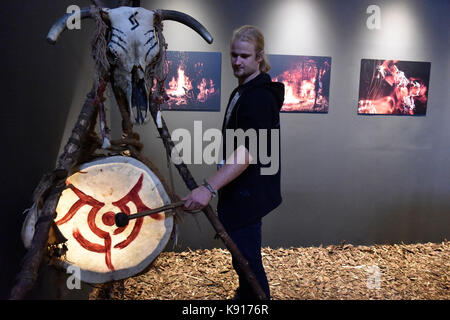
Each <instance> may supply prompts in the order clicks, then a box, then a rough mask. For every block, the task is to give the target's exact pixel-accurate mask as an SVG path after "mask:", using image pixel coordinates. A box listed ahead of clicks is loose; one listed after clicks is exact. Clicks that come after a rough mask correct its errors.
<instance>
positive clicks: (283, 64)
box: [268, 55, 331, 113]
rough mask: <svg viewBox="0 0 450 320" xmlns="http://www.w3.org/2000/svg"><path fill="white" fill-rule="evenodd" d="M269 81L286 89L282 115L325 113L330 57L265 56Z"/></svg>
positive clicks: (326, 108)
mask: <svg viewBox="0 0 450 320" xmlns="http://www.w3.org/2000/svg"><path fill="white" fill-rule="evenodd" d="M268 58H269V61H270V64H271V66H272V67H271V70H270V74H271V75H272V81H277V82H282V83H283V84H284V87H285V97H284V104H283V107H282V108H281V112H314V113H327V112H328V106H329V93H330V72H331V57H315V56H289V55H269V56H268Z"/></svg>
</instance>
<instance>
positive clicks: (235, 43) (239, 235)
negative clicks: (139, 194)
mask: <svg viewBox="0 0 450 320" xmlns="http://www.w3.org/2000/svg"><path fill="white" fill-rule="evenodd" d="M230 49H231V50H230V54H231V65H232V68H233V73H234V75H235V77H236V78H237V79H238V84H239V85H238V87H237V88H236V89H234V90H233V92H232V94H231V96H230V100H229V103H228V106H227V110H226V114H225V118H224V121H223V126H222V133H223V137H224V138H225V137H226V136H227V135H228V134H229V133H230V132H234V133H235V134H236V132H237V131H236V130H239V129H242V130H241V131H240V132H248V131H254V132H255V133H256V137H257V139H256V141H253V143H254V142H256V143H257V148H256V150H258V152H253V154H252V153H251V152H249V150H250V151H251V150H255V149H254V148H252V146H251V145H250V143H252V141H251V140H250V139H249V140H245V143H244V144H241V145H240V146H237V147H235V145H234V143H233V145H232V146H231V147H232V148H230V146H228V144H226V143H224V146H225V147H228V148H229V150H233V152H232V153H231V156H229V157H228V158H227V160H226V162H225V163H224V164H223V165H221V166H220V169H219V170H218V171H217V172H216V173H215V174H214V175H213V176H212V177H209V178H208V179H206V180H205V181H204V182H205V183H204V184H203V185H202V186H200V187H198V188H197V189H195V190H193V191H192V192H191V193H190V194H189V195H188V196H187V197H185V198H184V199H183V200H186V202H185V209H186V210H198V209H202V208H203V207H205V206H206V205H208V203H209V202H210V200H211V198H212V197H213V196H215V195H216V194H217V191H216V190H218V192H219V202H218V206H217V212H218V214H219V219H220V221H221V222H222V223H223V225H224V227H225V229H226V231H227V233H228V234H229V236H230V237H231V239H232V240H233V241H234V242H235V244H236V245H237V246H238V248H239V250H240V251H241V252H242V254H243V255H244V257H245V258H246V259H247V260H248V262H249V264H250V267H251V269H252V271H253V272H254V273H255V276H256V278H257V279H258V282H259V283H260V285H261V288H262V289H263V290H264V292H265V293H266V296H267V297H268V298H270V290H269V285H268V281H267V277H266V274H265V271H264V268H263V265H262V259H261V219H262V217H264V216H265V215H267V214H268V213H269V212H270V211H272V210H273V209H275V208H276V207H278V206H279V205H280V203H281V200H282V199H281V191H280V170H279V169H280V168H279V166H280V165H279V164H280V158H279V153H280V140H279V129H280V116H279V111H280V109H281V107H282V105H283V100H284V86H283V84H281V83H276V82H272V81H271V78H270V76H269V75H268V74H267V73H266V72H267V71H269V69H270V65H269V62H268V60H267V58H266V55H265V53H264V37H263V35H262V33H261V32H260V31H259V30H258V29H257V28H256V27H253V26H248V25H247V26H242V27H241V28H239V29H237V30H235V31H234V33H233V37H232V40H231V47H230ZM264 130H266V131H264ZM265 132H266V133H267V135H266V136H265V138H266V139H263V138H264V134H265ZM272 133H276V135H275V137H277V138H278V139H276V140H273V139H271V138H270V137H271V136H272ZM267 136H269V138H268V139H267ZM225 140H226V139H223V141H224V142H225ZM233 141H234V139H233ZM272 142H275V145H272ZM261 143H265V144H266V145H265V148H266V150H267V155H269V154H270V155H271V156H272V161H274V160H275V161H276V163H277V165H278V167H277V170H276V172H274V173H271V174H264V172H267V171H264V169H267V165H268V164H265V163H262V162H261V159H260V155H261V152H260V150H259V148H260V147H261ZM226 151H227V150H226V148H225V149H224V153H223V155H224V157H226V155H227V153H226ZM274 154H275V155H276V156H277V159H273V155H274ZM233 266H234V268H235V270H236V272H237V274H238V275H239V288H238V290H237V295H236V297H238V298H240V299H254V298H255V295H254V293H253V291H252V289H251V287H250V285H249V284H248V283H247V281H246V279H245V277H244V276H243V275H242V272H241V271H240V270H239V268H238V265H237V264H236V262H235V261H234V260H233Z"/></svg>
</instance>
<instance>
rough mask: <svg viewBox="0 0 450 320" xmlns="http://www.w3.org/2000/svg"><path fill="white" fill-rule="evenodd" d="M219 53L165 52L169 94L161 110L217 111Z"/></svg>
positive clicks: (219, 71)
mask: <svg viewBox="0 0 450 320" xmlns="http://www.w3.org/2000/svg"><path fill="white" fill-rule="evenodd" d="M221 65H222V54H221V53H220V52H185V51H183V52H181V51H167V67H168V75H167V79H166V84H165V85H166V93H167V95H168V97H169V100H168V101H167V104H165V105H164V106H162V108H161V109H162V110H172V111H176V110H180V111H220V79H221Z"/></svg>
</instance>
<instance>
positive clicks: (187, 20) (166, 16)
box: [157, 10, 213, 44]
mask: <svg viewBox="0 0 450 320" xmlns="http://www.w3.org/2000/svg"><path fill="white" fill-rule="evenodd" d="M157 13H158V14H159V15H160V16H161V21H164V20H173V21H177V22H180V23H182V24H184V25H186V26H188V27H189V28H191V29H193V30H194V31H195V32H197V33H198V34H199V35H201V36H202V38H203V39H205V41H206V42H208V43H209V44H211V43H212V42H213V37H212V36H211V34H210V33H209V32H208V30H206V28H205V27H204V26H203V25H202V24H201V23H200V22H198V21H197V20H195V19H194V18H192V17H191V16H189V15H187V14H185V13H183V12H179V11H174V10H157Z"/></svg>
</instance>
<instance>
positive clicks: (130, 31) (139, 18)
mask: <svg viewBox="0 0 450 320" xmlns="http://www.w3.org/2000/svg"><path fill="white" fill-rule="evenodd" d="M103 12H104V13H106V14H107V16H108V18H109V20H110V22H111V39H110V41H109V44H108V48H109V50H110V52H111V53H112V54H113V55H114V58H115V63H114V65H115V68H114V74H113V77H114V81H115V84H114V85H115V86H118V87H119V88H121V89H122V90H123V94H125V96H126V97H127V101H128V104H129V106H130V117H131V121H132V122H133V123H138V124H143V123H145V122H146V121H147V120H148V119H149V116H150V112H149V105H148V104H149V102H148V95H149V91H150V90H151V87H152V85H153V84H151V83H146V79H145V72H146V68H147V67H148V66H149V65H150V64H151V63H152V62H153V61H154V59H155V57H156V56H157V54H158V53H159V50H160V47H159V42H158V36H157V34H156V31H155V27H154V18H155V13H154V12H153V11H150V10H146V9H143V8H132V7H120V8H116V9H103Z"/></svg>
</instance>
